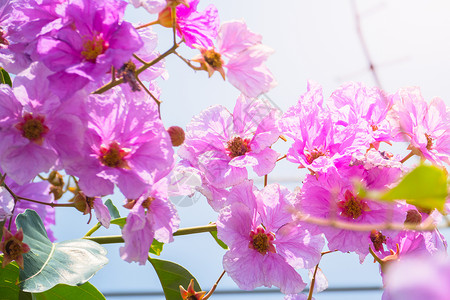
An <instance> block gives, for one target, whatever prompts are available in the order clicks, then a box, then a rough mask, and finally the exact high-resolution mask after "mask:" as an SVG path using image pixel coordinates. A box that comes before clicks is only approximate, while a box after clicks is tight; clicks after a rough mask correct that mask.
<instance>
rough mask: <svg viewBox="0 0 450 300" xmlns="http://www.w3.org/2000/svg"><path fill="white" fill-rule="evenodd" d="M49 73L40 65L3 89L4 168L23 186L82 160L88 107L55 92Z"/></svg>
mask: <svg viewBox="0 0 450 300" xmlns="http://www.w3.org/2000/svg"><path fill="white" fill-rule="evenodd" d="M48 72H49V71H48V70H46V68H45V67H43V65H41V64H37V63H34V64H33V65H31V67H30V68H29V69H27V70H26V71H24V72H22V73H21V74H20V75H19V76H17V77H16V78H15V80H14V86H15V87H14V89H11V88H10V87H9V86H7V85H1V86H0V95H1V98H2V101H1V103H0V140H1V141H2V142H1V143H0V166H1V168H2V169H3V171H4V172H6V173H7V174H8V176H9V177H11V179H13V180H14V181H15V182H17V183H18V184H24V183H26V182H29V181H31V180H32V179H33V178H34V177H35V176H36V175H37V174H38V173H40V172H47V171H48V170H49V169H50V168H52V167H56V168H61V167H62V166H63V165H64V164H65V163H67V162H69V161H70V160H71V159H73V157H76V155H77V150H79V149H80V148H81V147H80V146H81V144H82V140H83V137H84V130H85V128H84V124H83V122H82V120H83V118H84V117H83V114H82V113H83V109H82V102H81V99H80V98H79V97H78V96H74V97H72V98H71V99H70V100H67V101H66V102H64V103H61V102H60V101H59V99H58V98H57V97H56V96H55V95H54V94H53V93H52V92H51V90H50V89H49V87H48V86H49V82H48V80H47V79H46V76H47V75H48Z"/></svg>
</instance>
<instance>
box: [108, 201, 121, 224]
mask: <svg viewBox="0 0 450 300" xmlns="http://www.w3.org/2000/svg"><path fill="white" fill-rule="evenodd" d="M105 205H106V207H108V210H109V214H110V215H111V219H118V218H120V213H119V210H118V209H117V207H115V206H114V204H113V203H112V201H111V199H108V200H106V202H105Z"/></svg>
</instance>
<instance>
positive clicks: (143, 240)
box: [120, 178, 180, 265]
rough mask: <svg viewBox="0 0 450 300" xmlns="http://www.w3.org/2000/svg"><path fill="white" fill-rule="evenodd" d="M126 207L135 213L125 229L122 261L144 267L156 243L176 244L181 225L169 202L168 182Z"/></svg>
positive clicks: (131, 214)
mask: <svg viewBox="0 0 450 300" xmlns="http://www.w3.org/2000/svg"><path fill="white" fill-rule="evenodd" d="M125 207H126V208H129V209H131V210H130V213H129V214H128V216H127V223H126V224H125V226H124V227H123V229H122V236H123V239H124V241H125V245H124V247H121V248H120V257H122V259H124V260H126V261H128V262H132V261H136V262H139V264H140V265H144V264H145V262H146V261H147V258H148V251H149V249H150V245H151V244H152V242H153V239H156V240H158V241H160V242H162V243H169V242H172V240H173V233H174V232H175V231H176V230H177V229H178V225H179V223H180V219H179V218H178V215H177V213H176V210H175V207H174V206H173V204H172V203H170V201H169V199H168V195H167V179H165V178H164V179H162V180H160V181H159V182H156V183H154V184H153V185H152V187H151V188H149V189H148V190H147V191H146V192H145V193H143V194H142V195H141V196H140V197H139V198H138V199H136V200H128V203H127V204H125Z"/></svg>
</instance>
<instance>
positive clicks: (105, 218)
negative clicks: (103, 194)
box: [94, 198, 111, 228]
mask: <svg viewBox="0 0 450 300" xmlns="http://www.w3.org/2000/svg"><path fill="white" fill-rule="evenodd" d="M94 211H95V216H96V217H97V220H98V221H99V222H100V224H102V225H103V226H104V227H106V228H109V224H110V222H111V215H110V214H109V210H108V207H107V206H106V205H105V204H104V203H103V201H102V199H101V198H95V200H94Z"/></svg>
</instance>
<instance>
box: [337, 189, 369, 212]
mask: <svg viewBox="0 0 450 300" xmlns="http://www.w3.org/2000/svg"><path fill="white" fill-rule="evenodd" d="M344 197H345V200H342V201H339V202H338V207H339V208H340V209H341V215H342V216H344V217H347V218H352V219H357V218H359V217H360V216H361V215H362V213H363V211H368V210H370V209H369V207H368V206H367V203H365V202H364V201H362V200H361V199H360V198H359V197H355V196H354V195H353V194H352V192H350V191H349V190H347V191H346V192H345V194H344Z"/></svg>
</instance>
